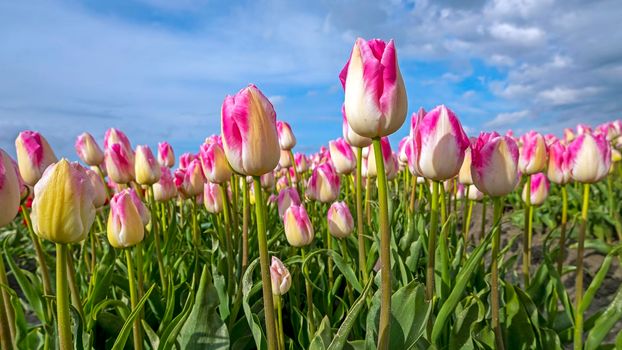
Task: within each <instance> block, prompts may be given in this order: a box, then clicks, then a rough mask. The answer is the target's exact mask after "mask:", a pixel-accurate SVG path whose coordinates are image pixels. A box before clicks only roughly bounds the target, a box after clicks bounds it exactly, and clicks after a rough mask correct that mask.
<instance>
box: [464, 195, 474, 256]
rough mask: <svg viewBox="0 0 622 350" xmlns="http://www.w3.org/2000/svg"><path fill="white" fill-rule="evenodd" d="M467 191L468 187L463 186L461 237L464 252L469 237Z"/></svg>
mask: <svg viewBox="0 0 622 350" xmlns="http://www.w3.org/2000/svg"><path fill="white" fill-rule="evenodd" d="M469 190H470V186H469V185H465V189H464V197H463V198H462V237H463V239H462V240H463V241H464V250H465V251H466V246H467V239H468V237H469V225H470V224H471V220H470V218H469V215H471V211H470V210H471V209H472V208H473V206H472V201H470V200H469Z"/></svg>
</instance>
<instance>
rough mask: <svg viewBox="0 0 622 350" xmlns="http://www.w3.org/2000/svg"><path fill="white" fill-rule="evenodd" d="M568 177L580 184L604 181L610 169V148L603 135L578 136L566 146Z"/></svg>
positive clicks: (585, 134)
mask: <svg viewBox="0 0 622 350" xmlns="http://www.w3.org/2000/svg"><path fill="white" fill-rule="evenodd" d="M568 151H569V152H570V160H569V162H570V176H571V177H572V179H573V180H575V181H578V182H581V183H596V182H598V181H600V180H602V179H604V178H605V177H606V176H607V174H608V172H609V168H610V167H611V146H610V144H609V141H607V139H606V138H605V136H603V135H596V136H592V135H591V134H589V133H584V134H582V135H579V136H578V137H577V138H576V139H574V141H572V143H570V145H569V146H568Z"/></svg>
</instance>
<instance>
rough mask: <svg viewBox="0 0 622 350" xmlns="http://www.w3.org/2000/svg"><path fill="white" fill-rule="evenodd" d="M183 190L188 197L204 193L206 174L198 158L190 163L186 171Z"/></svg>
mask: <svg viewBox="0 0 622 350" xmlns="http://www.w3.org/2000/svg"><path fill="white" fill-rule="evenodd" d="M183 174H184V177H183V182H182V186H181V192H182V193H183V194H184V195H185V196H186V197H188V198H191V197H195V196H198V195H199V194H201V193H203V185H204V184H205V176H204V175H203V170H202V169H201V163H200V162H199V160H198V159H194V160H192V161H191V162H190V164H188V168H187V169H186V170H185V171H184V173H183Z"/></svg>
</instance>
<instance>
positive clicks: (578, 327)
mask: <svg viewBox="0 0 622 350" xmlns="http://www.w3.org/2000/svg"><path fill="white" fill-rule="evenodd" d="M589 203H590V184H587V183H586V184H583V205H582V207H581V226H580V228H579V242H578V245H579V247H578V248H577V278H576V281H575V298H576V300H575V322H574V349H575V350H581V349H583V312H582V311H581V307H580V306H581V301H582V299H583V251H584V249H585V248H584V243H585V242H584V241H585V229H586V228H587V214H588V206H589Z"/></svg>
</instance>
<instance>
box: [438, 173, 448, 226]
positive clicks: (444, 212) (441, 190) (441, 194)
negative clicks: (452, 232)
mask: <svg viewBox="0 0 622 350" xmlns="http://www.w3.org/2000/svg"><path fill="white" fill-rule="evenodd" d="M438 188H439V197H440V206H441V225H444V224H445V221H447V207H446V205H447V203H446V201H445V196H446V194H447V192H446V191H445V184H444V183H443V182H439V184H438Z"/></svg>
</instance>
